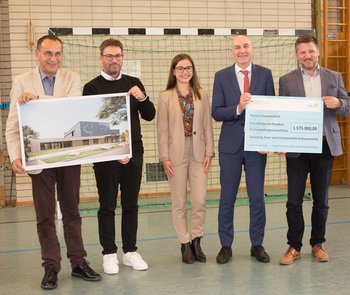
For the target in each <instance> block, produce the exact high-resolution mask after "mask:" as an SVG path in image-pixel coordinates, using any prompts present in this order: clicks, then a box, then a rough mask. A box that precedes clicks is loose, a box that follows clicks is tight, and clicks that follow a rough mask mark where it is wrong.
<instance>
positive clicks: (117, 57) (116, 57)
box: [102, 53, 124, 61]
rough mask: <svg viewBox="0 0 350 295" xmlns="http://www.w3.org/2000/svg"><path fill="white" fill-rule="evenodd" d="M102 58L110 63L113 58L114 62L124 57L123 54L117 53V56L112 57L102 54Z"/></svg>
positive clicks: (111, 55)
mask: <svg viewBox="0 0 350 295" xmlns="http://www.w3.org/2000/svg"><path fill="white" fill-rule="evenodd" d="M102 56H103V57H104V58H105V59H106V60H107V61H112V60H113V59H114V58H115V59H116V60H118V59H121V58H122V57H123V56H124V54H121V53H118V54H115V55H113V54H103V55H102Z"/></svg>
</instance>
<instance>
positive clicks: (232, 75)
mask: <svg viewBox="0 0 350 295" xmlns="http://www.w3.org/2000/svg"><path fill="white" fill-rule="evenodd" d="M228 78H229V81H228V82H229V84H230V85H231V88H232V92H233V93H234V94H235V95H238V96H241V91H240V89H239V84H238V80H237V76H236V71H235V64H234V65H233V66H232V67H231V68H230V71H229V76H228Z"/></svg>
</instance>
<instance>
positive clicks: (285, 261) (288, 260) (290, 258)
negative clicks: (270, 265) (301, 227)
mask: <svg viewBox="0 0 350 295" xmlns="http://www.w3.org/2000/svg"><path fill="white" fill-rule="evenodd" d="M299 258H300V252H298V251H297V250H295V249H294V248H292V247H289V248H288V250H287V251H286V253H284V254H283V255H282V256H281V258H280V264H282V265H289V264H292V263H293V262H294V260H296V259H299Z"/></svg>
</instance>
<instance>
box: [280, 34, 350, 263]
mask: <svg viewBox="0 0 350 295" xmlns="http://www.w3.org/2000/svg"><path fill="white" fill-rule="evenodd" d="M295 53H296V58H297V60H298V62H299V65H300V68H299V69H296V70H294V71H292V72H290V73H288V74H286V75H284V76H282V77H281V78H280V80H279V95H281V96H304V97H322V99H323V101H324V117H323V119H324V120H323V146H322V153H321V154H312V153H301V154H295V153H294V154H292V153H287V154H286V158H287V175H288V201H287V221H288V233H287V239H288V244H289V248H288V249H287V251H286V252H285V254H284V255H282V256H281V258H280V264H283V265H289V264H292V263H293V262H294V261H295V260H296V259H298V258H300V251H301V247H302V245H303V244H302V239H303V234H304V227H305V224H304V218H303V209H302V204H303V196H304V193H305V185H306V179H307V176H308V174H309V173H310V182H311V191H312V197H313V207H312V214H311V226H312V230H311V238H310V245H311V247H312V255H313V257H314V258H315V259H316V261H319V262H327V261H328V260H329V256H328V254H327V253H326V251H325V250H324V248H323V247H322V243H324V242H325V241H326V239H325V232H326V221H327V215H328V187H329V183H330V176H331V172H332V165H333V158H334V156H339V155H341V154H342V153H343V152H342V147H341V140H340V129H339V125H338V122H337V119H336V115H337V114H339V115H341V116H346V115H349V114H350V100H349V99H348V97H347V92H346V90H345V87H344V83H343V80H342V77H341V74H340V73H337V72H334V71H331V70H328V69H325V68H323V67H321V66H320V65H319V64H318V57H319V54H320V52H319V48H318V44H317V40H316V38H315V37H313V36H311V35H304V36H301V37H299V38H298V39H297V40H296V42H295Z"/></svg>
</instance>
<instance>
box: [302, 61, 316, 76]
mask: <svg viewBox="0 0 350 295" xmlns="http://www.w3.org/2000/svg"><path fill="white" fill-rule="evenodd" d="M300 70H301V73H302V74H303V75H308V74H307V73H305V70H304V69H303V67H302V66H300ZM319 74H320V65H319V64H318V65H317V68H316V71H315V72H314V75H313V76H314V77H315V76H317V75H319Z"/></svg>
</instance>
